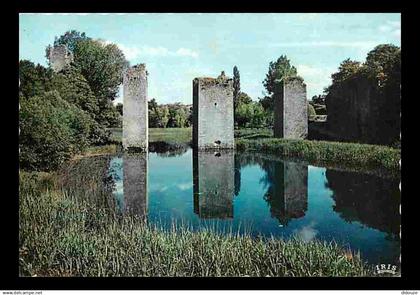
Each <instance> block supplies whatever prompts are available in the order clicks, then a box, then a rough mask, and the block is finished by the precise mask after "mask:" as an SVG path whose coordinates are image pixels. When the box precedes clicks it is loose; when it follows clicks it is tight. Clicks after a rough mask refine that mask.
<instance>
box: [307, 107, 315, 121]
mask: <svg viewBox="0 0 420 295" xmlns="http://www.w3.org/2000/svg"><path fill="white" fill-rule="evenodd" d="M315 116H316V112H315V108H314V107H313V106H312V105H311V104H310V103H308V119H310V118H313V117H315Z"/></svg>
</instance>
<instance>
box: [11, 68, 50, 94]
mask: <svg viewBox="0 0 420 295" xmlns="http://www.w3.org/2000/svg"><path fill="white" fill-rule="evenodd" d="M52 76H53V71H52V70H51V69H47V68H45V67H43V66H41V65H40V64H37V65H35V64H34V63H33V62H31V61H29V60H21V61H19V96H20V97H22V98H29V97H32V96H35V95H41V94H43V93H44V92H46V91H50V90H52V88H53V86H52V83H51V80H52Z"/></svg>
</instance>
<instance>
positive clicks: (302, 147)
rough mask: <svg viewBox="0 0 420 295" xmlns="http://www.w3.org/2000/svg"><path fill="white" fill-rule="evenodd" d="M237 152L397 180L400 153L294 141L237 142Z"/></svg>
mask: <svg viewBox="0 0 420 295" xmlns="http://www.w3.org/2000/svg"><path fill="white" fill-rule="evenodd" d="M236 148H237V149H238V150H251V151H268V152H272V153H275V154H277V155H282V156H287V157H297V158H299V159H302V160H307V161H311V162H315V163H320V164H327V165H328V164H332V165H336V164H340V165H343V166H346V167H351V168H360V167H363V168H364V169H379V170H381V171H383V172H384V173H390V174H392V175H394V176H398V175H399V173H400V168H399V160H400V159H401V151H400V150H398V149H393V148H390V147H386V146H379V145H370V144H358V143H343V142H331V141H315V140H293V139H278V138H270V139H259V140H248V139H237V140H236Z"/></svg>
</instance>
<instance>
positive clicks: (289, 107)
mask: <svg viewBox="0 0 420 295" xmlns="http://www.w3.org/2000/svg"><path fill="white" fill-rule="evenodd" d="M279 84H280V83H279ZM307 135H308V109H307V101H306V85H305V83H303V81H302V80H300V79H299V78H290V79H288V80H287V81H285V83H284V85H279V86H277V89H276V91H275V94H274V137H279V138H291V139H301V138H306V137H307Z"/></svg>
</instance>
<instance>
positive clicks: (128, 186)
mask: <svg viewBox="0 0 420 295" xmlns="http://www.w3.org/2000/svg"><path fill="white" fill-rule="evenodd" d="M147 170H148V154H147V153H140V154H130V153H125V154H124V155H123V179H124V180H123V188H124V206H123V208H124V212H125V213H128V214H133V215H137V216H140V217H146V216H147V207H148V192H147V178H148V174H147Z"/></svg>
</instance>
